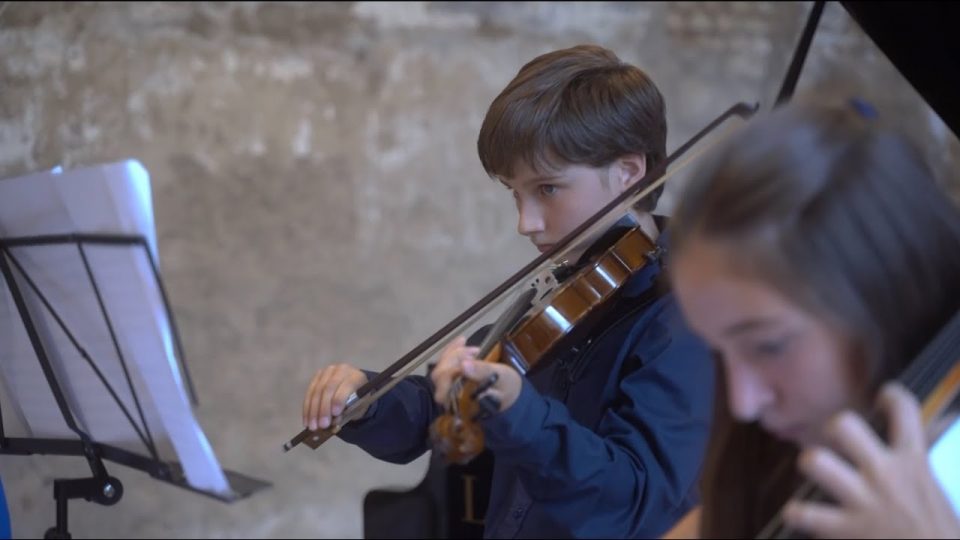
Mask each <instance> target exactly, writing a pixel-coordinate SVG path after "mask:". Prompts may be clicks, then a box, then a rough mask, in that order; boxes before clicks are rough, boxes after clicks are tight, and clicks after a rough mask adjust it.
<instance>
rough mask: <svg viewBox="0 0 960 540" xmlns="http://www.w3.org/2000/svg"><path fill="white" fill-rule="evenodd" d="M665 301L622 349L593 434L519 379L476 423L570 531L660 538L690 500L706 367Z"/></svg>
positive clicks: (702, 439) (706, 393)
mask: <svg viewBox="0 0 960 540" xmlns="http://www.w3.org/2000/svg"><path fill="white" fill-rule="evenodd" d="M669 298H670V297H666V298H665V299H662V300H660V301H658V303H657V305H655V306H652V309H651V313H650V314H649V316H650V317H651V319H648V320H646V323H645V324H643V325H641V326H638V328H641V330H638V332H639V335H638V336H636V339H634V340H633V341H632V343H634V345H632V346H631V347H630V349H629V350H626V351H624V353H625V354H627V355H628V357H627V358H625V359H624V362H626V363H627V365H634V366H636V367H635V369H633V370H632V371H630V372H629V373H627V374H625V375H624V377H623V378H622V379H621V380H620V381H619V386H618V388H617V392H616V397H615V399H614V400H613V406H612V407H611V408H610V409H608V410H607V411H606V413H605V414H604V416H603V417H602V419H601V420H600V422H599V425H598V426H596V430H595V431H594V430H591V429H588V428H587V427H584V426H583V425H581V424H579V423H577V422H576V421H575V420H574V419H573V418H572V417H571V415H570V412H569V411H568V409H567V408H566V406H565V405H564V404H563V403H561V402H559V401H557V400H554V399H552V398H547V397H544V396H542V395H541V394H539V393H538V392H537V390H536V389H535V388H534V387H533V385H532V384H531V383H530V382H529V381H528V380H526V379H524V381H523V387H522V390H521V393H520V397H519V398H518V400H517V401H516V402H515V403H514V405H513V406H511V407H510V408H509V409H507V410H506V411H504V412H503V413H501V414H498V415H495V416H493V417H490V418H488V419H487V420H485V421H484V431H485V434H486V437H487V445H488V447H489V448H490V449H491V450H493V451H494V452H495V454H496V456H497V461H498V462H502V463H508V464H512V465H514V466H516V467H517V469H518V471H519V476H520V480H521V482H522V483H523V486H524V488H525V489H526V490H527V492H528V493H529V494H530V496H531V498H532V499H533V500H534V501H537V502H538V503H541V504H540V505H539V506H540V507H541V508H542V510H543V511H544V512H546V513H547V514H548V516H549V519H551V520H552V521H554V522H556V523H557V524H562V525H563V528H564V529H567V530H569V531H570V532H571V534H572V536H574V537H608V538H618V537H619V538H624V537H650V536H660V535H662V534H663V533H664V532H666V531H667V530H668V529H669V528H670V527H671V526H672V525H673V524H674V523H675V522H676V521H677V520H678V519H680V518H681V517H682V516H683V514H685V513H686V511H687V510H689V508H690V506H691V505H692V502H691V500H692V497H691V495H692V493H695V485H696V480H697V477H698V475H699V472H700V467H701V464H702V460H703V454H704V452H705V449H706V441H707V436H708V429H709V421H710V417H711V415H710V411H711V407H712V391H713V375H714V373H713V367H714V366H713V362H712V361H711V360H710V358H709V356H708V351H707V349H706V348H705V347H704V345H703V344H702V342H701V341H700V340H699V339H697V338H696V337H695V336H694V335H692V333H691V332H690V331H689V330H688V329H687V328H686V327H685V326H684V324H683V321H682V317H681V315H680V314H679V311H678V310H677V308H676V307H675V305H674V304H673V302H672V301H671V300H669ZM611 375H613V374H611Z"/></svg>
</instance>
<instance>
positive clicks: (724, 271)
mask: <svg viewBox="0 0 960 540" xmlns="http://www.w3.org/2000/svg"><path fill="white" fill-rule="evenodd" d="M870 116H871V115H869V114H865V109H864V106H863V104H862V103H861V102H857V101H851V102H844V103H842V104H839V105H817V106H813V105H796V104H791V105H788V106H786V107H784V108H781V109H778V110H776V111H775V112H773V113H771V114H770V115H769V116H767V117H766V118H763V119H759V120H756V121H754V122H753V123H752V124H751V125H749V126H747V127H746V128H744V132H743V133H742V134H741V135H740V137H739V138H738V140H737V141H736V142H735V144H733V145H732V146H729V147H728V148H727V150H726V151H725V152H721V153H719V154H718V157H717V158H715V160H714V161H713V162H711V163H710V164H709V166H707V167H705V168H703V169H702V170H701V171H700V172H699V173H698V175H697V176H696V177H695V178H693V179H692V180H691V183H690V184H689V186H688V187H687V189H686V190H685V192H684V193H683V196H682V197H681V198H680V203H679V205H678V207H677V209H676V211H675V212H674V215H673V219H672V223H671V242H672V245H673V248H672V268H671V278H672V280H673V285H674V287H675V291H676V294H677V298H678V301H679V302H680V305H681V308H682V310H683V312H684V314H685V316H686V318H687V320H688V322H689V323H690V325H691V327H692V328H693V329H694V331H695V332H696V333H698V334H699V335H700V336H701V337H702V338H703V339H704V340H705V341H706V342H707V343H708V344H709V345H710V347H711V348H712V349H713V351H714V354H715V356H716V357H717V358H718V359H719V366H720V368H721V369H722V377H719V378H718V385H719V387H720V388H719V389H718V392H717V397H718V402H717V406H716V418H715V424H714V433H713V436H712V438H711V445H710V450H709V452H708V457H707V462H706V465H705V471H704V475H703V483H702V509H701V511H700V512H699V513H698V515H697V516H696V517H697V518H698V519H699V527H697V529H698V530H699V534H700V535H701V536H704V537H741V538H742V537H753V536H755V535H756V534H757V533H758V532H760V531H761V530H762V529H763V528H764V526H765V525H766V524H767V523H768V521H769V520H770V519H771V518H773V517H774V516H775V515H777V513H778V512H779V511H780V510H781V508H783V505H784V504H786V503H788V501H789V503H788V504H787V506H786V507H785V508H784V511H783V514H782V517H783V519H784V521H785V522H786V524H787V525H788V526H790V527H791V528H795V529H799V530H800V531H802V532H804V533H806V534H810V535H813V536H818V537H858V538H864V537H872V536H883V537H903V536H916V537H924V538H936V537H948V538H950V537H952V538H960V518H958V516H957V513H956V512H955V510H954V509H953V508H952V507H951V505H950V503H949V501H948V499H947V497H946V495H945V493H944V491H943V488H942V486H941V485H940V484H939V482H938V480H937V479H936V478H935V477H934V475H933V474H932V472H931V467H930V464H929V460H928V454H927V449H928V440H929V439H928V437H930V435H931V433H932V432H931V431H930V430H928V429H926V428H925V427H924V426H923V424H922V422H921V417H920V407H919V404H918V402H917V399H916V398H915V397H914V396H913V395H912V394H911V393H910V392H909V391H908V390H907V389H905V388H904V387H903V386H900V385H899V384H897V383H891V382H889V381H890V380H891V379H893V378H895V377H896V376H897V375H899V374H900V373H901V372H902V371H903V369H904V368H905V367H906V365H907V364H909V362H910V361H911V360H912V359H913V358H914V357H915V356H916V355H917V354H918V353H919V352H920V350H921V349H922V348H923V346H924V345H925V344H926V343H927V342H928V341H929V340H930V339H931V338H932V337H933V336H934V335H935V334H936V332H937V330H939V329H940V328H941V327H942V326H943V325H944V324H945V323H946V322H947V321H948V320H949V319H950V318H951V317H952V316H953V315H954V314H955V313H956V312H957V310H958V308H960V211H958V209H957V207H956V206H955V205H954V204H952V203H951V201H950V199H949V197H948V196H947V195H946V194H945V193H944V192H942V191H941V190H940V189H939V188H938V186H937V184H936V182H935V180H934V179H933V177H932V175H931V173H930V172H929V170H928V169H927V168H926V167H925V165H924V163H923V161H922V160H921V158H920V155H919V154H918V153H917V151H916V150H915V149H914V148H913V147H911V146H910V145H909V144H908V143H907V142H906V141H904V140H903V139H901V138H900V137H899V136H897V135H896V134H894V133H892V132H889V131H887V130H885V129H883V128H881V127H880V126H879V125H878V124H877V123H876V121H874V120H872V119H871V118H870ZM957 356H958V357H960V351H957ZM873 406H878V407H879V410H880V411H881V412H882V415H883V417H884V418H885V419H886V422H887V426H888V428H887V435H888V436H887V437H886V440H885V439H884V438H881V437H880V436H878V435H877V434H876V432H875V431H874V430H873V429H872V428H871V427H870V426H869V424H868V423H867V422H866V420H864V418H865V417H866V416H867V415H868V414H869V413H870V411H871V407H873ZM956 460H958V461H960V456H957V457H956ZM804 479H809V480H812V481H813V482H814V483H815V484H816V485H817V486H818V487H819V488H820V489H821V490H822V491H824V492H825V493H826V494H828V495H829V496H830V497H831V498H832V499H833V500H834V501H835V503H830V504H828V503H826V502H809V501H804V500H801V499H799V498H796V497H793V495H794V493H795V491H796V490H797V488H798V487H799V486H800V483H801V482H802V480H804ZM950 481H960V478H955V479H950Z"/></svg>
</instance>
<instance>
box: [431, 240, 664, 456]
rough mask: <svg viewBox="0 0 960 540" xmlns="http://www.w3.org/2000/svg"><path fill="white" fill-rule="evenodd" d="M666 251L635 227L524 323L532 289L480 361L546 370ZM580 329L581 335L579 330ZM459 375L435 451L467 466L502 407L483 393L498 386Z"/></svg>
mask: <svg viewBox="0 0 960 540" xmlns="http://www.w3.org/2000/svg"><path fill="white" fill-rule="evenodd" d="M661 254H662V249H661V248H660V246H658V245H656V244H655V243H654V242H653V240H651V239H650V237H648V236H647V235H646V234H644V233H643V231H641V230H640V228H639V227H634V228H632V229H629V230H628V231H627V232H626V233H624V234H623V236H621V237H620V239H619V240H617V242H616V243H614V245H613V246H611V247H610V248H608V249H607V250H606V251H605V252H603V253H602V254H601V255H600V256H599V257H597V258H596V259H594V260H593V261H591V262H590V263H588V264H587V265H585V266H584V267H583V268H581V269H580V270H578V271H577V272H576V273H575V274H574V275H572V276H571V277H570V278H568V279H567V280H565V281H564V282H563V283H562V284H560V285H558V286H557V287H556V288H554V289H552V290H551V291H548V294H549V298H547V300H546V301H545V302H544V303H543V305H542V306H537V307H535V308H534V309H533V310H532V313H531V314H530V315H528V316H527V317H526V318H524V319H523V320H520V319H521V317H520V315H521V314H522V313H523V307H524V306H525V304H528V303H529V302H530V301H531V300H532V299H533V297H534V294H533V293H534V292H535V289H529V290H528V291H527V292H526V293H525V294H523V295H521V297H520V298H518V299H517V301H516V302H515V303H514V305H513V306H512V307H511V309H509V310H507V311H506V312H505V313H504V315H503V316H502V317H501V318H500V319H498V321H497V323H496V324H495V325H494V327H493V328H492V329H491V330H490V331H489V332H488V333H487V336H486V338H484V341H483V343H482V344H481V345H480V350H479V352H478V354H477V357H478V358H480V359H482V360H483V361H485V362H505V363H507V364H509V365H511V366H513V368H514V369H516V370H517V371H519V372H520V374H521V375H526V374H527V373H528V372H530V371H532V370H536V369H540V368H542V367H543V366H544V365H545V364H546V363H547V359H549V358H552V357H555V355H553V354H552V352H553V351H556V350H563V349H564V348H565V346H564V343H565V342H568V341H570V340H571V339H573V338H575V337H576V336H577V335H579V334H581V333H582V332H583V331H584V330H585V328H588V327H590V326H592V325H591V324H590V322H591V321H595V320H597V319H599V318H600V316H602V314H603V312H604V311H605V310H604V309H603V307H604V306H608V305H609V302H608V301H609V300H610V299H611V298H612V297H613V295H614V294H615V293H616V292H617V291H618V290H619V288H620V287H621V286H622V285H623V284H624V283H626V281H627V280H628V279H629V278H630V277H631V276H632V275H634V274H635V273H636V272H638V271H640V270H641V269H643V268H644V267H646V266H647V265H648V264H649V263H651V262H653V261H656V260H658V259H659V258H660V256H661ZM575 329H576V331H575ZM494 382H496V380H495V379H494V380H491V381H488V382H487V383H485V384H484V385H481V384H479V383H477V382H475V381H472V380H466V379H464V378H462V377H458V378H456V379H455V380H454V382H453V384H452V385H451V391H450V397H449V399H448V401H449V405H448V407H447V410H446V412H445V413H444V414H442V415H441V416H439V417H438V418H437V419H436V420H434V422H433V424H432V425H431V426H430V436H431V439H432V441H433V443H434V448H435V449H437V450H438V451H440V452H441V453H442V454H443V455H444V456H445V457H446V459H447V461H448V462H454V463H458V464H461V465H464V464H466V463H468V462H469V461H471V460H472V459H473V458H474V457H476V456H477V455H478V454H479V453H480V452H482V451H483V430H482V429H481V428H480V426H479V424H478V423H477V420H478V419H479V418H481V417H482V415H483V413H484V412H493V411H495V410H498V409H499V408H500V405H499V403H495V402H493V403H490V402H487V403H485V402H484V401H482V399H481V400H478V399H477V398H478V397H479V395H480V394H481V393H482V392H483V391H484V390H486V388H487V387H489V386H490V385H492V384H493V383H494Z"/></svg>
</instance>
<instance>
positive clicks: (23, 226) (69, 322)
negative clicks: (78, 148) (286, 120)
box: [0, 160, 231, 494]
mask: <svg viewBox="0 0 960 540" xmlns="http://www.w3.org/2000/svg"><path fill="white" fill-rule="evenodd" d="M70 233H84V234H129V235H142V236H144V237H145V238H146V239H147V244H148V246H149V249H150V251H151V253H152V255H153V257H154V260H155V261H157V264H159V253H158V250H157V244H156V233H155V228H154V222H153V205H152V199H151V190H150V179H149V175H148V174H147V171H146V170H145V169H144V168H143V166H142V165H141V164H140V163H139V162H137V161H133V160H130V161H124V162H118V163H111V164H106V165H99V166H95V167H88V168H84V169H78V170H74V171H68V172H65V173H57V172H53V171H50V172H41V173H36V174H31V175H27V176H23V177H19V178H13V179H7V180H0V237H4V238H11V237H22V236H36V235H49V234H70ZM84 250H85V254H86V257H87V260H88V262H89V265H90V267H91V272H92V274H93V276H94V279H95V281H96V283H97V286H98V287H99V289H100V293H101V295H102V298H103V303H104V307H105V309H106V311H107V312H108V313H109V314H110V319H111V322H112V323H113V325H114V332H115V334H116V337H117V342H118V345H119V348H120V350H121V351H122V354H123V357H124V359H125V360H126V363H127V371H128V372H129V375H130V383H129V384H128V382H127V378H126V377H125V375H124V369H123V365H122V364H121V362H120V361H119V357H118V355H117V352H116V348H115V346H114V343H113V340H112V339H111V337H110V332H109V328H108V327H107V325H106V322H105V320H104V317H103V315H102V312H101V310H100V306H99V304H98V301H97V298H96V295H95V293H94V289H93V285H92V284H91V283H90V279H89V277H88V274H87V269H86V267H85V266H84V264H83V259H82V258H81V256H80V251H79V250H78V248H77V246H76V245H49V246H30V247H26V246H25V247H16V248H12V249H11V252H12V254H13V256H14V257H15V258H16V259H17V261H18V262H19V263H20V264H21V265H22V266H23V269H24V271H25V272H26V273H27V275H29V276H30V278H31V279H32V280H33V281H34V282H35V284H36V286H37V288H38V289H39V290H40V291H41V292H42V293H43V295H44V296H45V297H46V298H47V300H48V301H49V302H50V304H51V305H52V306H53V307H54V309H55V310H56V311H57V312H58V314H59V315H60V317H61V318H62V320H63V321H64V323H65V325H66V326H67V328H69V329H70V330H71V332H73V334H74V336H75V338H76V340H77V341H78V342H79V344H80V346H81V347H83V349H84V350H86V351H87V353H88V354H89V356H90V358H91V359H92V360H93V362H94V363H95V364H96V366H97V368H98V369H99V370H100V372H101V373H102V375H103V377H104V378H105V379H106V380H107V381H108V382H109V384H110V385H111V387H112V388H113V390H114V391H115V393H116V395H117V399H118V400H119V401H120V402H121V403H123V405H124V407H126V409H127V411H128V413H129V415H130V416H131V417H132V418H133V420H134V423H136V424H137V425H138V426H140V429H141V431H142V432H143V435H144V436H146V430H145V429H144V427H143V425H142V424H143V422H142V421H141V417H140V413H139V412H138V407H137V404H136V403H135V402H134V398H133V395H134V392H136V395H137V396H138V397H139V399H140V404H139V405H140V408H142V410H143V417H144V419H145V420H146V427H147V428H148V429H149V432H150V434H151V435H152V438H153V440H154V442H155V444H156V446H157V450H158V452H159V455H160V457H161V459H163V460H165V461H169V460H175V461H179V462H180V463H181V465H182V466H183V469H184V473H185V476H186V478H187V481H188V483H189V484H190V485H191V486H193V487H194V488H197V489H201V490H204V491H212V492H215V493H224V494H225V493H229V492H230V491H231V489H230V486H229V484H228V483H227V480H226V477H225V475H224V472H223V470H222V469H221V467H220V464H219V463H218V461H217V458H216V456H215V455H214V453H213V450H212V448H211V446H210V444H209V442H208V440H207V438H206V436H205V435H204V433H203V430H202V429H201V427H200V425H199V424H198V423H197V420H196V418H195V417H194V415H193V411H192V408H191V406H190V402H189V399H188V395H187V392H186V388H185V385H184V381H183V378H182V373H181V371H180V366H179V363H178V361H177V358H176V350H175V348H174V345H173V338H172V334H171V328H170V327H169V324H168V320H167V316H166V311H165V308H164V304H163V298H162V296H161V292H160V290H159V287H158V285H157V283H156V279H155V276H154V273H153V269H152V266H151V264H150V260H149V258H148V256H147V253H146V251H145V250H144V249H143V248H142V247H140V246H103V245H89V244H88V245H86V246H85V248H84ZM13 272H14V275H15V277H16V282H17V285H18V287H19V289H20V290H21V292H22V294H23V295H24V300H25V302H26V303H27V304H28V311H29V312H30V316H31V317H32V318H33V320H34V324H35V326H36V328H37V330H38V333H39V335H40V339H41V341H42V342H43V343H44V347H45V349H46V351H47V354H48V356H49V358H50V361H51V364H52V368H53V370H54V372H55V373H56V374H57V378H58V379H59V381H60V382H61V384H62V390H63V394H64V396H65V398H66V400H67V403H68V404H69V407H70V409H71V411H72V412H73V414H74V417H75V419H76V422H77V425H78V427H79V428H80V429H81V430H84V431H85V432H87V433H88V434H89V435H90V436H91V437H92V438H93V439H94V440H96V441H98V442H103V443H107V444H111V445H114V446H119V447H122V448H125V449H127V450H130V451H133V452H136V453H138V454H141V455H145V456H149V455H150V454H149V451H148V449H147V446H146V445H145V444H144V442H143V440H142V438H141V436H140V435H138V434H137V432H136V430H135V429H134V428H133V427H132V425H131V422H130V420H129V419H128V417H127V416H126V415H125V414H124V413H123V411H122V409H121V408H120V407H119V406H118V405H117V404H116V400H114V397H113V396H111V394H110V393H109V392H108V391H107V389H106V386H105V385H104V384H103V382H102V381H101V380H100V378H99V376H98V375H97V373H96V371H95V370H94V369H93V368H91V366H90V365H89V363H88V362H87V361H86V360H85V359H84V358H83V357H82V356H81V355H80V353H79V352H78V351H77V349H76V347H75V346H74V345H73V343H72V342H71V341H70V339H69V337H68V336H67V334H66V333H65V332H64V331H63V330H62V329H61V327H60V325H59V324H58V323H57V321H56V319H55V318H54V317H53V315H51V314H50V313H49V310H47V309H45V308H44V306H43V304H42V301H41V300H40V298H39V297H38V296H37V295H36V294H34V293H33V291H32V290H31V288H30V285H29V284H28V282H27V281H26V280H24V279H23V278H22V276H20V275H19V272H18V271H17V269H16V268H13ZM0 375H2V379H3V387H2V388H3V389H4V390H5V391H6V392H8V395H10V396H11V397H12V398H13V399H11V401H12V402H13V403H14V404H15V406H16V407H17V414H18V415H19V417H20V419H21V421H22V422H23V423H24V427H25V428H26V429H27V430H28V431H29V433H30V435H31V436H34V437H50V438H69V439H76V438H77V436H76V434H75V433H74V432H73V431H71V430H70V429H69V428H68V426H67V424H66V423H65V421H64V420H63V417H62V415H61V412H60V409H59V408H58V406H57V403H56V401H55V399H54V397H53V393H52V392H51V391H50V389H49V385H48V382H47V379H46V378H45V376H44V374H43V371H42V370H41V367H40V363H39V362H38V361H37V357H36V353H35V352H34V349H33V347H32V345H31V342H30V340H29V337H28V335H27V333H26V331H25V330H24V324H23V322H22V320H21V317H20V314H19V312H18V311H17V309H16V306H15V304H14V302H13V298H12V297H11V294H10V292H9V290H8V289H7V286H6V283H5V281H4V280H3V279H2V276H0ZM131 386H132V389H131Z"/></svg>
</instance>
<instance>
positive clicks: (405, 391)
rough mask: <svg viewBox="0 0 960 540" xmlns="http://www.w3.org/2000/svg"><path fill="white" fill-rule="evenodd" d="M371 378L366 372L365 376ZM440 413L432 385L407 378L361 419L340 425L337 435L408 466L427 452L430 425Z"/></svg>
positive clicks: (426, 381) (419, 378)
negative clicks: (434, 398) (341, 426)
mask: <svg viewBox="0 0 960 540" xmlns="http://www.w3.org/2000/svg"><path fill="white" fill-rule="evenodd" d="M374 376H375V373H371V372H367V377H369V378H371V379H372V378H373V377H374ZM439 414H440V407H439V406H438V405H437V404H436V402H435V401H434V400H433V383H432V382H431V381H430V379H428V378H427V377H423V376H419V375H410V376H407V377H405V378H404V380H402V381H400V382H399V383H397V385H396V386H395V387H393V388H392V389H390V391H389V392H387V393H386V394H384V395H383V396H381V397H380V399H378V400H377V401H375V402H373V404H372V405H371V406H370V409H368V410H367V412H366V414H365V415H364V417H363V418H361V419H360V420H355V421H353V422H350V423H348V424H347V425H345V426H343V428H342V429H341V430H340V433H338V434H337V436H338V437H340V438H341V439H343V440H344V441H346V442H348V443H350V444H355V445H357V446H359V447H360V448H362V449H363V450H364V451H365V452H367V453H368V454H370V455H371V456H373V457H375V458H377V459H382V460H384V461H389V462H390V463H400V464H404V463H410V462H411V461H413V460H415V459H417V458H418V457H420V456H421V455H423V453H424V452H426V451H427V450H429V449H430V438H429V434H430V431H429V430H430V424H431V423H432V422H433V419H434V418H436V417H437V416H438V415H439Z"/></svg>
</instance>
